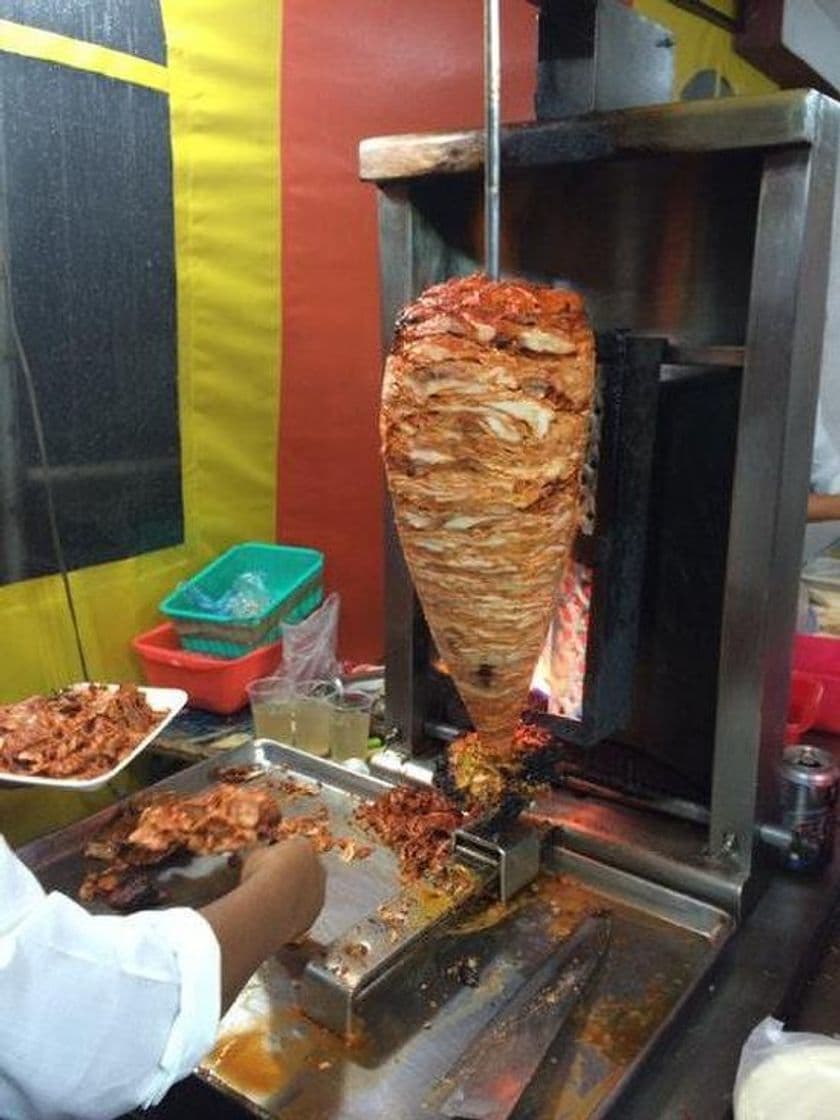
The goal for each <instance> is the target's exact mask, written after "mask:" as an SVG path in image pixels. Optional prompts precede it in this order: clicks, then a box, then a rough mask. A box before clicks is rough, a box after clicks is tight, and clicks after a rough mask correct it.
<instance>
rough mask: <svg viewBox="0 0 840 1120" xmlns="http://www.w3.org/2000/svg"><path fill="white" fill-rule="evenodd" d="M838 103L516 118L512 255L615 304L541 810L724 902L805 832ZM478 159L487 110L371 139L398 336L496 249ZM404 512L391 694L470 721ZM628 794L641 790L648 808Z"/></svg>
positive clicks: (590, 844)
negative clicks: (798, 708)
mask: <svg viewBox="0 0 840 1120" xmlns="http://www.w3.org/2000/svg"><path fill="white" fill-rule="evenodd" d="M596 7H598V6H596ZM545 8H546V10H545V11H544V12H543V17H544V21H545V20H549V21H550V18H551V11H550V9H551V8H552V6H551V5H546V6H545ZM549 29H550V28H549ZM544 30H545V28H544ZM545 41H546V39H545V36H544V37H543V47H544V49H545ZM548 53H550V52H548V51H547V50H546V54H548ZM547 65H548V63H547V62H546V61H545V60H544V62H543V64H542V67H543V69H542V71H541V74H542V79H543V80H542V85H543V86H544V85H545V77H546V70H545V67H546V66H547ZM555 85H556V82H555ZM545 104H546V99H545V98H543V105H544V106H545ZM549 108H551V106H550V105H549ZM554 108H555V110H556V105H555V106H554ZM837 129H838V106H837V104H836V103H835V102H833V101H831V100H830V99H828V98H826V97H823V96H821V95H819V94H815V93H809V92H786V93H778V94H774V95H771V96H767V97H760V98H749V97H742V98H737V99H730V100H723V101H714V102H694V103H684V104H673V105H661V106H655V107H640V108H634V109H622V110H616V111H606V112H595V113H589V114H586V115H584V116H572V117H566V118H563V119H556V120H538V121H537V122H535V123H533V124H530V125H522V126H515V127H512V128H509V129H506V130H505V131H504V134H503V138H502V156H503V167H504V180H503V198H504V199H505V206H504V209H503V215H504V218H503V227H502V238H501V240H502V244H503V245H504V246H505V247H506V251H507V259H506V260H503V271H506V272H508V273H509V274H510V275H513V276H519V277H526V278H529V279H533V280H537V281H539V282H541V283H543V284H548V285H553V286H555V287H557V288H558V289H562V288H572V289H574V290H575V291H576V292H577V293H579V294H580V295H581V296H582V297H583V299H584V301H585V305H586V307H587V308H588V311H589V314H590V316H591V318H592V322H593V325H594V327H595V330H596V332H597V353H598V377H597V395H596V402H595V412H596V421H597V422H596V424H595V425H594V428H593V439H592V442H591V443H590V458H589V462H588V463H587V469H586V471H585V473H584V485H585V488H586V498H587V502H588V507H589V508H588V511H587V508H586V507H587V502H585V503H584V510H583V513H584V516H583V518H582V521H581V524H580V526H579V529H578V531H577V534H576V537H575V540H574V544H573V547H572V552H573V562H572V564H571V566H570V567H569V568H568V569H567V571H566V576H565V583H564V586H563V588H562V595H561V607H560V611H559V613H558V615H557V617H555V618H554V620H553V623H552V630H551V633H550V634H549V635H548V637H547V641H546V646H545V649H544V651H543V655H542V657H541V658H540V661H539V665H538V667H537V671H536V673H535V677H534V680H533V689H532V692H531V703H530V711H528V712H527V713H526V717H525V718H526V720H527V721H530V722H532V723H534V724H537V725H539V726H541V727H543V728H545V729H546V730H547V731H548V732H549V733H550V734H551V737H552V748H551V752H550V753H551V756H552V757H551V774H552V776H553V779H554V780H555V782H556V785H557V790H556V792H555V793H554V794H553V795H551V796H549V797H548V798H546V799H545V801H544V804H543V805H542V806H541V807H540V813H541V815H542V816H543V819H550V818H551V817H552V815H554V814H556V817H557V824H558V826H562V832H563V837H564V842H565V843H566V844H569V845H571V846H573V847H574V848H575V849H576V850H578V851H580V852H583V853H587V854H597V855H598V856H599V858H600V857H601V856H606V857H607V858H609V859H610V860H614V861H615V862H616V863H617V864H618V865H620V866H623V867H625V868H627V869H629V870H633V871H638V872H642V873H644V874H647V875H654V876H656V877H659V878H661V879H662V880H663V881H667V882H669V883H671V884H673V885H676V886H679V887H680V888H685V889H690V890H693V891H695V892H696V893H697V894H698V896H700V897H704V898H707V899H712V900H714V901H715V902H717V903H719V904H722V905H724V906H725V907H726V908H727V909H729V910H730V911H731V912H732V913H734V914H737V913H739V912H740V911H741V910H742V908H743V907H744V906H745V904H746V903H748V901H749V899H750V897H751V893H752V892H753V891H755V890H757V889H758V888H759V885H760V882H761V874H760V869H761V867H762V865H763V863H765V862H767V861H766V860H765V859H764V855H763V853H764V851H765V850H766V849H767V848H768V847H772V846H773V845H777V846H784V845H785V844H786V843H788V842H789V839H790V838H789V837H786V836H785V835H784V833H783V831H782V830H780V829H779V828H778V827H777V825H776V823H775V805H776V793H775V775H776V769H777V765H778V761H779V756H780V750H781V745H782V739H783V728H784V722H785V712H786V705H787V697H788V682H789V670H790V649H791V642H792V635H793V629H794V621H795V604H796V590H797V578H798V567H799V559H800V554H801V546H802V536H803V529H804V517H805V496H806V494H807V489H808V469H809V461H810V447H811V438H812V431H813V421H814V413H815V402H816V394H817V389H818V384H819V378H820V370H821V365H822V362H823V361H824V359H825V357H826V355H825V336H826V304H827V299H828V292H829V258H830V252H831V243H832V221H833V215H834V210H835V196H836V185H837V184H836V165H837V153H838V148H837V140H838V137H837ZM482 164H483V137H482V135H481V133H469V132H464V133H455V134H445V135H440V136H406V137H391V138H383V139H376V140H369V141H365V142H363V144H362V146H361V169H362V175H363V177H364V178H365V179H367V180H369V181H372V182H375V183H376V184H377V186H378V187H379V207H380V238H381V260H382V292H383V325H384V331H385V339H386V343H387V344H388V345H389V346H390V345H391V339H392V329H393V324H394V322H395V321H396V320H397V317H398V314H399V311H400V309H401V308H402V307H404V306H406V305H408V304H410V302H411V301H412V300H413V299H415V298H416V296H417V295H418V293H419V292H421V291H423V290H424V289H426V288H427V287H429V286H430V285H433V284H434V283H436V282H440V281H441V280H443V279H445V278H446V277H452V276H465V275H470V274H472V273H474V272H475V271H476V270H477V269H478V268H479V266H480V256H481V254H480V250H479V249H478V247H477V246H476V244H475V240H474V238H473V236H472V233H471V231H472V230H473V229H474V228H475V224H476V222H475V216H476V214H477V213H478V212H480V209H481V179H480V173H481V168H482ZM587 512H588V513H589V516H588V517H587V516H586V514H587ZM400 519H401V514H400V510H399V509H397V514H396V519H395V520H396V525H397V529H398V531H395V530H394V528H393V521H392V522H391V528H389V530H388V534H387V626H388V634H387V657H386V661H387V698H388V705H389V712H388V714H389V721H390V723H391V724H392V725H393V727H394V728H395V729H396V732H397V734H398V735H399V737H400V740H401V743H402V745H403V749H404V750H406V751H407V752H410V753H413V754H423V753H424V752H429V751H431V752H433V753H434V751H436V750H439V749H440V748H441V744H443V743H445V742H446V741H448V740H450V739H452V738H454V737H456V736H458V735H460V734H462V733H463V732H464V730H466V729H468V728H469V726H470V717H469V714H468V713H469V709H470V697H469V695H465V696H464V697H463V699H464V700H465V701H466V708H465V706H464V704H463V703H462V702H461V697H459V695H458V693H457V691H456V690H455V689H454V688H453V687H452V681H451V679H450V677H449V675H448V674H447V671H446V670H447V665H446V662H447V658H448V655H449V652H450V651H449V650H447V649H446V648H445V647H446V638H445V636H443V637H441V635H440V634H438V635H437V637H438V641H437V643H436V642H435V634H434V632H435V625H434V624H433V626H432V632H431V633H430V631H429V628H428V626H427V625H426V621H425V620H424V617H423V613H422V609H421V607H420V604H419V602H418V597H417V595H416V594H415V589H414V586H413V585H412V580H411V576H410V573H409V569H408V567H407V566H406V564H405V559H404V554H403V549H402V548H401V546H400V540H399V533H400V532H402V533H403V534H404V533H405V527H404V525H401V523H400ZM418 531H419V530H418ZM411 547H413V546H411V545H409V549H410V548H411ZM535 547H539V546H535ZM417 590H418V591H419V593H420V598H421V599H422V597H423V594H424V587H423V586H422V577H421V580H420V581H418V586H417ZM441 646H443V647H444V648H443V649H441V648H440V647H441ZM569 790H574V791H575V792H576V793H577V794H580V793H582V792H585V793H587V794H589V795H590V797H589V799H588V800H587V801H586V802H581V801H579V800H575V801H567V793H568V791H569ZM564 791H565V792H564ZM626 805H631V806H633V808H634V813H635V810H637V809H638V808H639V807H640V806H641V807H643V808H644V807H647V808H649V809H650V810H651V814H650V820H646V821H645V824H644V827H643V828H642V829H641V830H638V829H635V828H634V825H633V823H632V821H635V820H637V819H638V818H637V817H636V816H635V815H634V816H632V818H631V817H628V816H626V815H625V814H624V813H623V809H622V806H626ZM596 809H597V811H596ZM660 826H661V827H660ZM770 862H772V860H771V861H770Z"/></svg>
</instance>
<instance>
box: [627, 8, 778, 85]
mask: <svg viewBox="0 0 840 1120" xmlns="http://www.w3.org/2000/svg"><path fill="white" fill-rule="evenodd" d="M633 7H634V8H635V9H636V10H637V11H638V12H640V13H641V14H642V15H644V16H648V17H649V18H650V19H653V20H656V22H657V23H661V24H663V25H664V26H665V27H667V28H669V29H670V30H671V31H673V33H674V35H675V37H676V40H677V56H676V74H675V82H676V89H675V90H674V96H675V98H679V95H680V92H681V91H682V90H683V89H684V88H685V86H686V84H687V83H688V82H689V81H690V80H691V78H693V77H694V75H695V74H696V73H697V72H698V71H699V70H715V71H717V73H718V74H719V75H720V76H721V77H723V78H725V79H726V80H727V81H728V82H729V83H730V85H731V86H732V88H733V89H734V90H735V92H736V93H745V94H748V93H769V92H770V91H771V90H774V89H776V88H778V87H777V86H776V85H775V83H774V82H772V81H771V80H770V79H769V78H768V77H766V76H765V75H764V74H762V73H761V71H760V70H756V68H755V67H754V66H751V65H750V64H749V63H748V62H746V61H745V60H744V59H743V58H741V57H740V56H739V55H737V54H736V53H735V50H734V48H733V45H732V35H731V34H730V33H729V32H728V31H726V30H724V29H723V28H722V27H715V25H714V24H712V23H709V22H708V20H705V19H701V18H700V17H699V16H695V15H692V14H691V13H690V12H686V11H683V9H681V8H677V7H676V6H675V5H674V4H671V3H670V2H669V0H634V4H633ZM715 7H716V8H718V9H719V10H720V11H721V12H723V13H724V14H725V15H734V12H735V4H734V2H732V0H717V2H716V3H715Z"/></svg>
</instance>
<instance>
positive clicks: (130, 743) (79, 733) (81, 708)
mask: <svg viewBox="0 0 840 1120" xmlns="http://www.w3.org/2000/svg"><path fill="white" fill-rule="evenodd" d="M160 718H161V715H160V713H159V712H155V711H154V710H153V709H152V708H151V707H149V704H148V703H147V701H146V698H145V696H144V695H143V693H142V692H141V691H140V690H139V689H138V688H137V686H136V685H133V684H126V685H120V686H119V687H117V688H116V689H115V688H113V687H111V686H108V685H98V684H89V685H77V686H76V687H74V688H68V689H65V690H64V691H63V692H59V693H57V694H56V695H54V696H32V697H30V698H29V699H28V700H21V701H20V702H19V703H17V704H6V705H4V706H2V707H0V770H4V771H6V772H7V773H11V774H21V775H30V776H38V777H43V778H76V779H86V778H96V777H99V775H101V774H106V773H107V772H108V771H109V770H112V769H113V768H114V767H115V766H116V765H117V764H118V763H119V762H120V761H121V760H122V759H123V758H125V756H126V755H128V754H130V753H131V752H132V751H133V750H134V748H135V747H136V746H137V745H138V743H140V742H142V740H143V739H145V738H146V736H147V735H148V733H149V731H150V730H151V729H152V728H153V727H154V726H155V724H157V723H158V722H159V721H160Z"/></svg>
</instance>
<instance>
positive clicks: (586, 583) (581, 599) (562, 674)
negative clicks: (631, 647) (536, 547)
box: [531, 563, 592, 720]
mask: <svg viewBox="0 0 840 1120" xmlns="http://www.w3.org/2000/svg"><path fill="white" fill-rule="evenodd" d="M591 604H592V571H591V569H590V568H588V567H586V566H585V565H584V564H578V563H573V564H571V565H570V566H569V568H568V571H567V573H566V577H565V579H564V581H563V585H562V588H561V590H560V594H559V596H558V602H557V607H556V609H555V612H554V617H553V618H552V620H551V625H550V626H549V629H548V635H547V637H546V640H545V644H544V646H543V649H542V653H541V654H540V656H539V660H538V661H537V666H536V668H535V670H534V675H533V677H532V678H531V694H532V696H533V697H534V698H535V700H536V701H537V705H539V698H542V699H543V700H544V702H545V703H546V704H547V709H546V710H547V711H548V712H549V714H550V715H555V716H565V717H566V718H567V719H576V720H580V719H582V718H583V701H584V686H585V683H586V651H587V645H588V640H589V613H590V609H591Z"/></svg>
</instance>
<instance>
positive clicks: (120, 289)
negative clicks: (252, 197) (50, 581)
mask: <svg viewBox="0 0 840 1120" xmlns="http://www.w3.org/2000/svg"><path fill="white" fill-rule="evenodd" d="M0 91H1V95H2V116H3V120H2V129H3V134H2V139H3V160H4V162H5V178H6V192H7V207H8V212H7V231H6V237H7V243H8V247H9V256H10V260H11V275H12V281H13V292H14V302H15V310H16V316H17V321H18V326H19V328H20V334H21V336H22V339H23V344H24V348H25V350H26V353H27V356H28V359H29V363H30V365H31V368H32V373H33V377H34V381H35V383H36V386H37V395H38V400H39V404H40V411H41V414H42V418H43V424H44V429H45V434H46V443H47V451H48V455H49V459H50V464H51V467H52V468H53V478H54V493H55V500H56V504H57V507H58V521H59V526H60V530H61V536H62V540H63V543H64V547H65V551H66V556H67V560H68V564H69V566H70V567H71V568H78V567H84V566H87V565H90V564H97V563H102V562H104V561H109V560H115V559H120V558H123V557H126V556H131V555H135V554H138V553H141V552H146V551H149V550H151V549H156V548H162V547H164V546H168V545H173V544H176V543H179V542H180V541H181V540H182V539H183V510H182V502H181V472H180V439H179V430H178V401H177V354H176V321H175V266H174V234H173V213H172V172H171V159H170V146H169V106H168V99H167V98H166V96H165V95H163V94H159V93H156V92H153V91H151V90H146V89H142V88H139V87H135V86H131V85H127V84H124V83H120V82H114V81H111V80H109V79H106V78H102V77H99V76H98V75H93V74H87V73H84V72H81V71H74V70H70V69H67V68H64V67H59V66H53V65H51V64H48V63H43V62H37V61H33V60H31V59H24V58H18V57H15V56H11V55H5V56H2V57H0ZM6 346H7V347H8V343H7V344H6ZM2 375H3V370H2V367H0V376H2ZM17 381H18V386H17V391H16V398H17V411H18V415H19V428H20V443H21V448H20V455H19V458H20V460H21V464H22V466H21V483H20V485H21V491H22V507H23V509H24V524H25V537H26V554H27V555H26V564H25V571H24V573H23V574H24V575H26V576H33V575H40V574H43V573H45V572H50V571H55V570H56V563H55V556H54V549H53V547H52V543H51V540H50V536H49V531H48V523H47V519H46V504H45V490H44V483H43V475H42V472H41V471H40V461H39V457H38V452H37V447H36V444H35V441H34V437H33V428H32V420H31V415H30V409H29V403H28V401H27V399H26V397H25V394H24V393H23V389H22V385H21V379H20V377H18V378H17ZM0 532H2V526H0ZM6 568H7V571H6V573H5V574H4V572H3V570H2V563H0V582H8V580H9V579H10V578H21V573H20V570H19V565H18V570H17V571H16V572H10V570H9V565H8V563H7V565H6Z"/></svg>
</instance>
